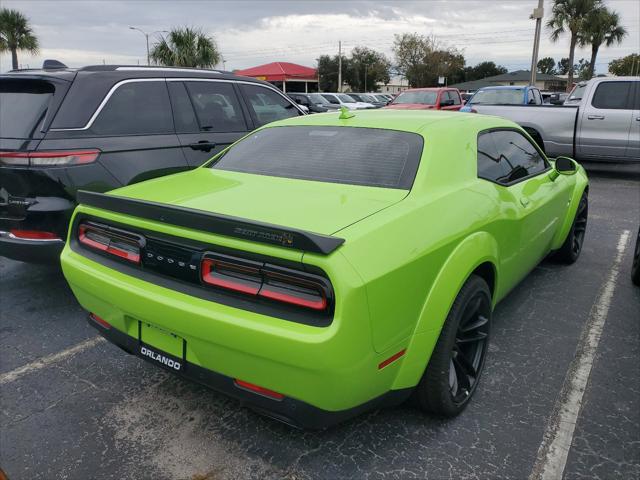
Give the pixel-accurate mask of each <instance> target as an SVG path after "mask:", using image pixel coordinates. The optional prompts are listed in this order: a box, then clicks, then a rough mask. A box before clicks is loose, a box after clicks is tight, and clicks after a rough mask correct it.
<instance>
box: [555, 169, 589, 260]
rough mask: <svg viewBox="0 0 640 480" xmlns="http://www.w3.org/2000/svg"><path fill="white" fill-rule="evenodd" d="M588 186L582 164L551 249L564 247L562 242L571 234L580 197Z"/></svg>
mask: <svg viewBox="0 0 640 480" xmlns="http://www.w3.org/2000/svg"><path fill="white" fill-rule="evenodd" d="M588 186H589V181H588V180H587V175H586V173H585V171H584V168H583V167H582V166H580V168H579V170H578V171H577V172H576V174H575V184H574V186H573V192H572V193H571V199H570V201H569V207H568V208H567V213H566V214H565V216H564V220H563V221H562V225H561V227H560V228H559V229H558V231H557V232H556V235H555V236H554V237H553V242H551V250H557V249H559V248H560V247H562V244H563V243H564V241H565V240H566V239H567V235H569V231H570V230H571V226H572V225H573V219H574V218H575V216H576V212H577V211H578V205H579V204H580V199H581V198H582V194H583V193H584V192H585V190H586V189H587V187H588Z"/></svg>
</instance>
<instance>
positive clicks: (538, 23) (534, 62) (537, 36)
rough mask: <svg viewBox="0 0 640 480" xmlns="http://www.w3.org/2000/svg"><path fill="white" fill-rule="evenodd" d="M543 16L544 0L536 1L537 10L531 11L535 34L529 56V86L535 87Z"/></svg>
mask: <svg viewBox="0 0 640 480" xmlns="http://www.w3.org/2000/svg"><path fill="white" fill-rule="evenodd" d="M543 16H544V0H538V8H535V9H534V10H533V13H532V14H531V17H529V18H532V19H535V20H536V33H535V37H534V39H533V55H532V56H531V79H530V81H529V83H530V84H531V86H534V87H535V85H536V72H537V70H538V49H539V47H540V31H541V30H542V17H543Z"/></svg>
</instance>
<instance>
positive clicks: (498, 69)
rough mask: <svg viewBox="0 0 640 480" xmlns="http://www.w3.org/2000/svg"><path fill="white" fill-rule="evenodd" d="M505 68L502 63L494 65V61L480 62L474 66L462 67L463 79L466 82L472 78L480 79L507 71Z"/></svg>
mask: <svg viewBox="0 0 640 480" xmlns="http://www.w3.org/2000/svg"><path fill="white" fill-rule="evenodd" d="M507 71H508V70H507V69H506V68H505V67H503V66H502V65H496V64H495V62H481V63H479V64H477V65H476V66H475V67H466V68H465V69H464V74H465V75H464V79H465V81H467V82H470V81H472V80H482V79H483V78H487V77H493V76H495V75H501V74H503V73H507Z"/></svg>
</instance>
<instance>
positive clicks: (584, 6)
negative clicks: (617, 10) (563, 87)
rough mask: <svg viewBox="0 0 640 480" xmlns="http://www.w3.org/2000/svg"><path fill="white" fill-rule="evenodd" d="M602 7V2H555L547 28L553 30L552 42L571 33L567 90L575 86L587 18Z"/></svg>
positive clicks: (587, 0)
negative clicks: (575, 68) (576, 60)
mask: <svg viewBox="0 0 640 480" xmlns="http://www.w3.org/2000/svg"><path fill="white" fill-rule="evenodd" d="M601 6H602V3H601V0H554V2H553V8H552V10H551V15H552V16H551V19H549V21H548V22H547V28H549V29H551V40H552V41H554V42H556V41H557V40H558V38H560V35H561V34H563V33H565V32H567V31H568V32H569V34H570V35H571V40H570V42H569V78H568V80H567V90H570V89H571V88H572V86H573V61H574V54H575V50H576V44H577V43H578V38H579V35H580V34H581V33H582V31H583V29H584V24H585V18H586V17H587V16H588V15H589V13H591V12H592V11H594V10H596V9H598V8H600V7H601Z"/></svg>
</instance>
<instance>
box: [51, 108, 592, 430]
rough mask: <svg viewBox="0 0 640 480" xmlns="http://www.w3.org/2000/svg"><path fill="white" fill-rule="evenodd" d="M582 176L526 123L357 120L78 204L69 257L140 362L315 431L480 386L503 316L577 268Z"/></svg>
mask: <svg viewBox="0 0 640 480" xmlns="http://www.w3.org/2000/svg"><path fill="white" fill-rule="evenodd" d="M587 193H588V181H587V177H586V174H585V172H584V169H583V168H582V167H580V166H579V165H578V164H576V163H575V162H574V161H573V160H571V159H568V158H566V157H560V158H558V159H556V161H555V162H550V161H549V160H548V159H547V158H546V156H545V155H544V153H543V152H542V151H541V150H540V148H539V147H538V146H537V145H536V144H535V143H534V142H533V141H532V139H531V138H530V137H529V136H528V135H527V134H526V133H525V132H524V131H523V130H522V129H521V128H520V127H518V126H517V125H516V124H514V123H512V122H510V121H508V120H504V119H499V118H494V117H487V116H482V115H474V114H460V113H457V112H456V113H447V112H425V111H419V112H418V111H400V110H398V111H358V112H357V113H349V112H346V111H344V112H341V113H340V112H338V113H327V114H321V115H313V116H304V117H298V118H292V119H288V120H283V121H279V122H275V123H272V124H270V125H268V126H266V127H263V128H261V129H259V130H257V131H255V132H253V133H251V134H249V135H248V136H246V137H245V138H243V139H241V140H240V141H238V142H237V143H235V144H234V145H232V146H231V147H229V148H228V149H227V150H225V151H223V152H222V153H220V154H219V155H217V156H216V157H214V158H213V159H212V160H211V161H210V162H208V163H207V164H205V165H204V166H203V167H201V168H198V169H196V170H194V171H190V172H186V173H181V174H177V175H173V176H168V177H164V178H158V179H154V180H150V181H147V182H143V183H139V184H136V185H131V186H128V187H126V188H122V189H119V190H115V191H113V192H111V193H109V194H98V193H90V192H82V193H81V194H80V195H79V201H80V205H79V206H78V208H77V209H76V211H75V213H74V216H73V221H72V223H71V227H70V231H69V238H68V242H67V245H66V247H65V249H64V252H63V253H62V266H63V269H64V274H65V276H66V278H67V280H68V281H69V284H70V285H71V288H72V289H73V292H74V293H75V295H76V296H77V298H78V300H79V301H80V303H81V304H82V306H83V307H84V308H85V309H86V310H87V311H89V312H90V315H89V322H90V323H91V325H93V326H94V327H95V328H96V329H97V330H98V331H99V332H100V334H102V335H103V336H104V337H106V338H107V339H108V340H110V341H111V342H113V343H115V344H116V345H118V346H120V347H121V348H122V349H124V350H125V351H127V352H129V353H133V354H135V355H138V356H140V357H142V358H144V359H146V360H148V361H150V362H152V363H155V364H156V365H158V366H160V367H162V368H165V369H168V370H171V371H174V372H175V373H177V374H179V375H182V376H184V377H186V378H189V379H192V380H194V381H196V382H200V383H202V384H205V385H208V386H210V387H212V388H213V389H215V390H218V391H221V392H224V393H226V394H228V395H230V396H232V397H235V398H237V399H239V400H240V401H242V402H243V403H245V404H247V405H248V406H250V407H251V408H253V409H255V410H257V411H259V412H261V413H263V414H265V415H268V416H270V417H273V418H276V419H278V420H281V421H284V422H287V423H289V424H292V425H296V426H300V427H306V428H321V427H325V426H327V425H331V424H333V423H336V422H339V421H342V420H345V419H347V418H349V417H352V416H354V415H356V414H358V413H360V412H363V411H365V410H368V409H371V408H377V407H381V406H385V405H393V404H398V403H400V402H402V401H404V400H405V399H407V398H409V397H410V396H412V398H413V400H414V401H415V403H416V404H417V405H418V406H419V407H421V408H422V409H424V410H425V411H428V412H431V413H433V414H436V415H440V416H453V415H456V414H458V413H459V412H461V411H462V410H463V409H464V408H465V406H466V405H467V404H468V402H469V400H470V398H471V397H472V396H473V393H474V391H475V390H476V388H477V386H478V381H479V379H480V374H481V372H482V369H483V365H484V360H485V356H486V353H487V349H488V341H489V334H490V330H491V314H492V310H493V308H494V306H495V305H496V303H497V302H498V301H500V300H501V299H502V298H503V297H504V296H505V295H506V294H507V293H508V292H509V290H511V289H512V288H513V287H514V286H515V285H516V284H517V283H518V282H519V281H520V280H522V278H523V277H524V276H525V275H527V273H528V272H529V271H530V270H531V269H533V268H534V267H535V266H536V264H537V263H538V262H540V261H541V260H542V259H543V258H544V257H545V256H547V255H548V254H550V253H552V254H553V255H554V256H555V257H556V258H557V259H558V260H559V261H562V262H565V263H572V262H574V261H575V260H576V259H577V258H578V256H579V254H580V251H581V248H582V243H583V239H584V234H585V229H586V224H587Z"/></svg>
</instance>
